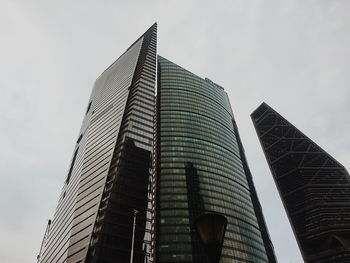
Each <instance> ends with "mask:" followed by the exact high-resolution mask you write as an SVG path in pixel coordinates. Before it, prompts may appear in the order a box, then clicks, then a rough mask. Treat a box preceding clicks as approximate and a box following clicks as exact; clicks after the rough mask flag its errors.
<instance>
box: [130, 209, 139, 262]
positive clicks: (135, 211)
mask: <svg viewBox="0 0 350 263" xmlns="http://www.w3.org/2000/svg"><path fill="white" fill-rule="evenodd" d="M138 213H139V211H138V210H136V209H134V224H133V226H132V237H131V252H130V263H133V261H134V240H135V228H136V215H137V214H138Z"/></svg>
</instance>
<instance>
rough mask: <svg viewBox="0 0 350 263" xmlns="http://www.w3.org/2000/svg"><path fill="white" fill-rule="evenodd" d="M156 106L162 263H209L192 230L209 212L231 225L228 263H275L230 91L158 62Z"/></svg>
mask: <svg viewBox="0 0 350 263" xmlns="http://www.w3.org/2000/svg"><path fill="white" fill-rule="evenodd" d="M157 106H158V107H157V127H158V128H157V144H156V150H157V170H156V178H157V185H158V195H157V197H158V200H157V201H158V202H157V214H156V222H157V227H156V233H157V234H156V243H157V246H156V255H157V262H207V258H206V255H205V252H204V251H203V248H202V247H201V244H200V242H199V240H198V238H197V233H195V231H194V227H193V226H194V221H195V219H196V218H197V217H198V216H199V215H201V214H204V213H208V212H215V213H218V214H222V215H224V216H225V217H226V218H227V220H228V226H227V230H226V235H225V240H224V244H223V250H222V256H221V262H269V260H268V257H267V250H269V252H270V251H272V248H271V247H270V248H268V249H266V248H265V245H264V241H263V238H262V231H261V227H260V226H259V223H260V224H263V222H258V220H257V216H256V212H257V211H256V208H255V206H254V205H253V200H252V192H253V191H254V192H255V190H254V189H252V187H250V186H251V182H248V179H247V175H246V172H245V167H244V165H243V162H245V158H244V157H242V155H243V153H242V151H241V150H242V148H241V145H240V141H239V135H238V134H237V130H236V125H235V121H234V117H233V113H232V110H231V106H230V102H229V99H228V96H227V94H226V92H225V91H224V89H223V88H222V87H221V86H219V85H217V84H215V83H214V82H212V81H211V80H209V79H202V78H200V77H198V76H196V75H194V74H193V73H191V72H189V71H187V70H185V69H183V68H181V67H179V66H178V65H176V64H174V63H172V62H170V61H169V60H167V59H165V58H163V57H160V56H158V94H157ZM254 194H255V193H254ZM254 201H255V200H254ZM260 213H261V211H260ZM264 234H267V233H264ZM266 245H267V246H269V245H270V244H266ZM270 262H274V256H273V255H272V256H271V261H270Z"/></svg>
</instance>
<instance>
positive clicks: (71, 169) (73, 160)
mask: <svg viewBox="0 0 350 263" xmlns="http://www.w3.org/2000/svg"><path fill="white" fill-rule="evenodd" d="M78 150H79V147H78V148H77V149H76V150H75V152H74V155H73V159H72V163H71V165H70V168H69V172H68V175H67V179H66V184H68V183H69V180H70V177H71V175H72V171H73V167H74V163H75V159H76V158H77V154H78Z"/></svg>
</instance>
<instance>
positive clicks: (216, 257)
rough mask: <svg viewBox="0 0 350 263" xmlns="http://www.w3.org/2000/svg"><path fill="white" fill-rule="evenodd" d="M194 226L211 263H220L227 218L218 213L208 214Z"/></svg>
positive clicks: (196, 221) (198, 219)
mask: <svg viewBox="0 0 350 263" xmlns="http://www.w3.org/2000/svg"><path fill="white" fill-rule="evenodd" d="M194 226H195V228H196V232H197V234H198V236H199V239H200V241H201V242H202V244H203V245H204V249H205V251H206V253H207V255H208V258H209V260H210V263H219V261H220V256H221V250H222V244H223V241H224V237H225V231H226V226H227V219H226V217H224V216H223V215H220V214H216V213H206V214H203V215H200V216H199V217H197V219H196V220H195V222H194Z"/></svg>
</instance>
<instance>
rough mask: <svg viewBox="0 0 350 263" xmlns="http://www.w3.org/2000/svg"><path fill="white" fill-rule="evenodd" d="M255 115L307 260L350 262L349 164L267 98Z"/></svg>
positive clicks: (265, 150) (321, 262)
mask: <svg viewBox="0 0 350 263" xmlns="http://www.w3.org/2000/svg"><path fill="white" fill-rule="evenodd" d="M251 117H252V120H253V123H254V126H255V129H256V132H257V134H258V137H259V140H260V142H261V146H262V148H263V150H264V153H265V157H266V160H267V162H268V164H269V166H270V169H271V172H272V175H273V178H274V180H275V183H276V185H277V188H278V190H279V193H280V196H281V198H282V201H283V204H284V207H285V209H286V212H287V214H288V217H289V220H290V223H291V225H292V227H293V230H294V234H295V236H296V239H297V241H298V244H299V247H300V249H301V252H302V255H303V257H304V260H305V262H310V263H311V262H315V263H316V262H317V263H326V262H327V263H329V262H344V263H345V262H350V184H349V174H348V172H347V171H346V169H345V168H344V166H342V165H341V164H340V163H339V162H337V161H336V160H335V159H334V158H333V157H332V156H330V155H329V154H328V153H326V152H325V151H324V150H322V149H321V148H320V147H319V146H318V145H317V144H316V143H314V142H313V141H312V140H310V139H309V138H308V137H306V136H305V135H304V134H303V133H302V132H300V131H299V130H298V129H297V128H295V127H294V126H293V125H292V124H291V123H289V122H288V121H287V120H286V119H284V118H283V117H282V116H281V115H280V114H278V113H277V112H276V111H274V110H273V109H272V108H271V107H269V106H268V105H267V104H266V103H263V104H262V105H260V106H259V107H258V108H257V109H256V110H255V111H254V112H253V113H252V115H251Z"/></svg>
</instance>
